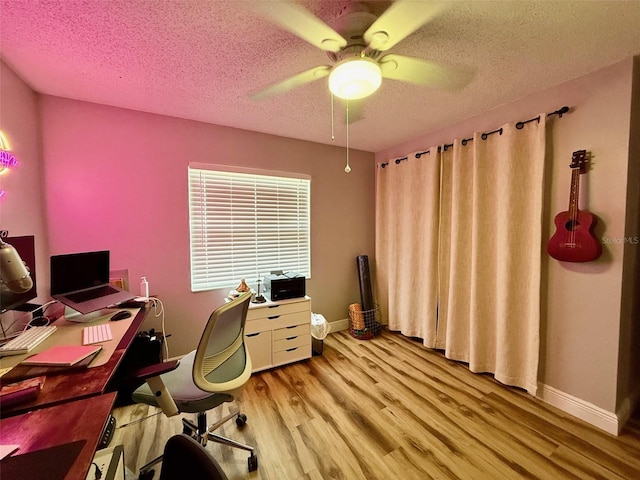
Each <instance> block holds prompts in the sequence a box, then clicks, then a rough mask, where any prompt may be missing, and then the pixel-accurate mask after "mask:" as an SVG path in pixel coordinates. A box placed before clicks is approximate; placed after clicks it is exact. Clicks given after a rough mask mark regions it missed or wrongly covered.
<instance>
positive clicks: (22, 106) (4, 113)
mask: <svg viewBox="0 0 640 480" xmlns="http://www.w3.org/2000/svg"><path fill="white" fill-rule="evenodd" d="M0 86H1V88H0V130H2V132H3V133H4V134H5V136H6V138H7V140H8V143H9V147H10V148H11V152H12V153H13V154H14V155H15V156H16V157H17V158H18V161H19V162H20V163H19V164H18V166H17V167H15V168H14V169H11V170H10V171H8V172H6V173H5V174H3V175H0V188H2V189H3V190H5V192H6V193H5V196H4V198H2V199H0V229H2V230H8V231H9V234H10V235H12V236H19V235H33V236H34V237H35V246H36V272H37V275H38V278H43V279H48V278H49V250H48V232H47V223H46V221H45V218H44V195H43V193H42V188H43V177H42V159H41V138H40V115H39V111H38V96H37V95H36V94H35V93H34V92H33V90H31V89H30V88H29V87H28V86H27V85H25V83H24V82H23V81H22V80H21V79H20V78H18V77H17V76H16V75H15V73H13V71H12V70H10V69H9V68H7V67H6V66H5V64H4V63H2V62H0ZM47 283H48V282H44V283H43V284H42V287H40V282H38V299H37V300H36V301H39V302H40V303H43V302H45V301H46V300H47V299H48V293H49V292H48V288H47Z"/></svg>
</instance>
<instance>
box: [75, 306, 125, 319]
mask: <svg viewBox="0 0 640 480" xmlns="http://www.w3.org/2000/svg"><path fill="white" fill-rule="evenodd" d="M116 311H117V309H115V308H103V309H101V310H96V311H95V312H89V313H80V312H78V311H77V310H74V309H73V308H71V307H69V306H68V305H65V306H64V319H65V320H67V321H69V322H76V323H87V322H95V321H97V320H104V319H106V318H108V317H110V316H111V315H113V313H114V312H116Z"/></svg>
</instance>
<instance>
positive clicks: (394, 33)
mask: <svg viewBox="0 0 640 480" xmlns="http://www.w3.org/2000/svg"><path fill="white" fill-rule="evenodd" d="M443 7H444V2H418V1H415V0H411V1H407V0H396V1H395V2H393V3H392V4H391V5H390V6H389V8H387V10H385V12H384V13H383V14H382V15H380V18H378V19H377V20H376V21H375V22H373V25H371V26H370V27H369V28H368V29H367V31H366V32H365V33H364V40H365V42H367V45H368V46H369V47H371V48H372V49H374V50H379V51H386V50H389V49H390V48H391V47H393V46H394V45H396V44H397V43H398V42H400V41H401V40H403V39H405V38H406V37H408V36H409V35H411V34H412V33H413V32H415V31H416V30H418V29H419V28H420V27H422V26H423V25H424V24H425V23H427V22H428V21H429V20H431V19H432V18H434V17H435V16H436V15H437V14H438V13H439V12H440V11H441V10H442V9H443Z"/></svg>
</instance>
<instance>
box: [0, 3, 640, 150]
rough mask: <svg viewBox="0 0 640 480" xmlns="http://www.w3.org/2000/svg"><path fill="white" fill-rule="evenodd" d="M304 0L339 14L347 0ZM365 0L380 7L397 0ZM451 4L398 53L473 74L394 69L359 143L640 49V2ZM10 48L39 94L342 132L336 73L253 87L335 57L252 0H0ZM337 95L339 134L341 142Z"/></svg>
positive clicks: (506, 98)
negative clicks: (273, 88) (420, 78)
mask: <svg viewBox="0 0 640 480" xmlns="http://www.w3.org/2000/svg"><path fill="white" fill-rule="evenodd" d="M298 3H300V4H302V5H303V6H305V7H306V8H307V9H308V10H310V11H312V12H313V13H314V14H315V15H316V16H318V17H319V18H321V19H323V20H325V21H327V22H330V21H331V20H332V19H334V18H335V17H336V15H337V14H338V12H339V11H340V10H341V8H342V7H343V6H344V5H345V3H347V2H345V1H318V0H301V1H299V2H298ZM367 3H368V4H370V8H371V10H372V11H373V12H374V13H377V14H380V13H382V12H383V11H384V10H385V9H386V8H387V7H388V5H389V4H390V2H367ZM424 3H425V4H428V3H434V2H426V1H425V2H424ZM441 3H442V9H441V10H440V11H439V13H438V15H436V16H435V18H433V19H432V20H431V21H430V22H429V23H427V24H426V25H425V26H423V27H422V28H420V29H419V30H418V31H416V32H415V33H414V34H412V35H410V36H409V37H407V38H405V39H404V40H403V41H402V42H400V43H399V44H397V45H396V46H395V47H394V48H393V49H392V50H391V51H390V52H392V53H397V54H402V55H409V56H414V57H419V58H422V59H426V60H429V61H433V62H436V63H439V64H441V65H445V66H450V67H464V68H465V69H467V70H471V71H473V72H474V76H473V77H472V79H471V81H470V82H469V83H468V84H466V86H464V87H463V88H459V89H457V90H456V89H442V88H435V87H426V86H416V85H412V84H408V83H404V82H399V81H395V80H390V79H385V80H383V84H382V87H381V88H380V90H379V91H378V92H376V93H375V94H374V95H373V96H371V97H369V98H367V99H366V100H365V101H364V103H363V110H362V117H361V118H360V119H359V120H358V121H355V122H353V123H352V124H351V125H350V130H349V142H350V147H351V148H357V149H361V150H366V151H371V152H377V151H380V150H383V149H385V148H388V147H390V146H393V145H396V144H399V143H402V142H404V141H407V140H410V139H412V138H415V137H417V136H420V135H422V134H424V133H427V132H429V131H433V130H436V129H439V128H442V127H445V126H447V125H451V124H453V123H456V122H458V121H460V120H463V119H466V118H469V117H472V116H474V115H477V114H480V113H482V112H484V111H486V110H489V109H491V108H494V107H496V106H499V105H503V104H505V103H509V102H512V101H514V100H516V99H519V98H521V97H523V96H525V95H527V94H529V93H532V92H536V91H540V90H544V89H546V88H549V87H551V86H554V85H557V84H559V83H562V82H564V81H567V80H569V79H572V78H575V77H578V76H581V75H584V74H586V73H588V72H591V71H594V70H597V69H599V68H601V67H604V66H607V65H610V64H613V63H616V62H618V61H621V60H624V59H626V58H629V57H631V56H633V55H636V54H640V28H639V26H640V2H639V1H623V2H609V1H607V2H604V1H579V2H573V1H536V2H529V1H502V2H491V1H455V2H441ZM0 55H1V57H2V59H3V61H4V62H5V63H7V64H8V65H9V66H10V67H11V68H12V69H13V70H14V71H16V73H18V75H20V77H21V78H22V79H23V80H25V81H26V82H27V83H28V84H29V85H30V86H31V87H32V88H33V89H34V90H36V91H38V92H41V93H45V94H49V95H56V96H60V97H67V98H72V99H78V100H85V101H89V102H96V103H101V104H105V105H113V106H117V107H123V108H129V109H134V110H140V111H145V112H152V113H158V114H163V115H170V116H174V117H181V118H188V119H193V120H199V121H203V122H207V123H213V124H218V125H226V126H231V127H237V128H243V129H247V130H253V131H258V132H264V133H270V134H275V135H281V136H285V137H291V138H299V139H304V140H310V141H314V142H320V143H328V144H331V143H332V140H331V100H330V95H329V92H328V88H327V83H326V78H325V79H321V80H317V81H316V82H313V83H310V84H307V85H305V86H302V87H300V88H298V89H295V90H293V91H290V92H288V93H285V94H282V95H279V96H276V97H271V98H267V99H264V100H260V101H257V100H252V99H251V98H250V95H251V94H252V93H255V92H257V91H259V90H261V89H263V88H264V87H266V86H268V85H270V84H272V83H274V82H277V81H279V80H282V79H284V78H286V77H289V76H291V75H293V74H296V73H299V72H301V71H304V70H307V69H309V68H311V67H314V66H316V65H327V64H330V62H329V60H328V58H327V55H326V54H325V53H324V52H322V51H321V50H319V49H318V48H316V47H314V46H312V45H310V44H308V43H306V42H305V41H303V40H301V39H300V38H298V37H296V36H294V35H293V34H291V33H289V32H286V31H284V30H282V29H281V28H279V27H276V26H274V25H273V24H272V23H270V22H268V21H267V20H265V19H264V18H263V17H261V16H260V15H259V14H258V13H257V12H256V11H255V8H254V7H252V5H251V2H249V1H240V0H236V1H228V0H83V1H80V0H57V1H56V0H47V1H38V0H0ZM335 107H336V108H335V109H336V113H335V130H336V135H335V137H336V138H335V141H334V142H333V143H335V144H336V145H341V146H344V145H345V136H346V135H345V124H344V108H343V105H341V104H338V103H336V106H335ZM535 113H537V112H532V114H535Z"/></svg>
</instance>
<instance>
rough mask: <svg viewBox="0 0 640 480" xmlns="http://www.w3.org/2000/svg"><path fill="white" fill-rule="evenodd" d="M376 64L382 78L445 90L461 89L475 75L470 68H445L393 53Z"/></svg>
mask: <svg viewBox="0 0 640 480" xmlns="http://www.w3.org/2000/svg"><path fill="white" fill-rule="evenodd" d="M378 63H379V65H380V70H382V76H383V77H384V78H390V79H392V80H400V81H403V82H409V83H415V84H417V85H429V86H434V87H439V88H444V89H446V90H459V89H461V88H463V87H464V86H466V85H467V84H468V83H469V82H470V81H471V79H472V78H473V76H474V74H475V70H474V69H471V68H465V67H445V66H444V65H439V64H437V63H434V62H429V61H428V60H422V59H420V58H414V57H407V56H404V55H396V54H393V53H390V54H388V55H385V56H384V57H382V58H381V59H380V60H378Z"/></svg>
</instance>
